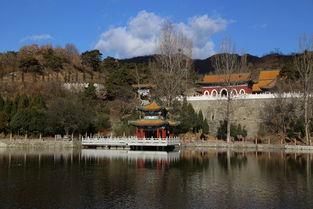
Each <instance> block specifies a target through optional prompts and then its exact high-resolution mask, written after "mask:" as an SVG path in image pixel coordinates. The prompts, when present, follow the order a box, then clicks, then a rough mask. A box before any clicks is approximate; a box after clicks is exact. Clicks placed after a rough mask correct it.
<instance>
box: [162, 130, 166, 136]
mask: <svg viewBox="0 0 313 209" xmlns="http://www.w3.org/2000/svg"><path fill="white" fill-rule="evenodd" d="M162 138H166V130H165V129H162Z"/></svg>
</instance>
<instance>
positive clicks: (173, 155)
mask: <svg viewBox="0 0 313 209" xmlns="http://www.w3.org/2000/svg"><path fill="white" fill-rule="evenodd" d="M81 157H82V159H83V160H87V161H90V160H96V161H97V162H99V161H103V160H105V161H107V160H109V161H112V160H127V161H128V162H129V163H135V165H136V168H156V169H164V168H169V167H171V166H172V165H173V163H175V162H177V161H179V159H180V152H179V151H172V152H165V151H133V150H96V149H82V151H81Z"/></svg>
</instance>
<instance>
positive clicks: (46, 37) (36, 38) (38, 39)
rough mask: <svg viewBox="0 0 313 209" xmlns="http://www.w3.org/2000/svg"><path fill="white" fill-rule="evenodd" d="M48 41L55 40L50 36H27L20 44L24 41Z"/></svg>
mask: <svg viewBox="0 0 313 209" xmlns="http://www.w3.org/2000/svg"><path fill="white" fill-rule="evenodd" d="M47 39H54V38H53V36H51V35H49V34H41V35H34V36H27V37H24V38H22V39H21V40H20V42H24V41H40V40H47Z"/></svg>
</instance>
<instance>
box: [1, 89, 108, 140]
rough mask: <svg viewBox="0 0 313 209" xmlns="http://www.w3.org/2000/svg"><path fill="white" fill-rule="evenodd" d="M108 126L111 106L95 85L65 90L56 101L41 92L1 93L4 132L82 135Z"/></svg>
mask: <svg viewBox="0 0 313 209" xmlns="http://www.w3.org/2000/svg"><path fill="white" fill-rule="evenodd" d="M108 128H110V122H109V112H108V109H107V107H106V105H105V104H104V103H103V102H102V101H101V100H99V99H98V98H97V96H96V92H95V87H94V86H93V85H89V87H88V88H86V89H85V90H84V91H83V92H81V93H79V94H77V95H74V94H66V93H63V94H61V95H58V96H57V97H54V98H53V100H52V101H51V100H50V101H49V100H48V99H46V98H45V97H44V96H42V95H41V94H38V95H35V96H27V95H26V94H21V95H19V94H18V95H16V96H15V97H14V98H4V97H2V96H0V132H1V133H3V134H4V135H8V134H16V135H25V134H27V135H29V136H34V137H38V136H39V135H42V136H54V135H55V134H62V135H68V134H74V135H78V134H85V133H86V132H87V133H96V132H98V131H104V130H105V129H108Z"/></svg>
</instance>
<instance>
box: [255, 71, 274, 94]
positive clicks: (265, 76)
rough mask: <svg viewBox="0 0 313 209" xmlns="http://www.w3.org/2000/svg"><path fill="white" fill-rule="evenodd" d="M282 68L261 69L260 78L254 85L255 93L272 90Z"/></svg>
mask: <svg viewBox="0 0 313 209" xmlns="http://www.w3.org/2000/svg"><path fill="white" fill-rule="evenodd" d="M279 73H280V70H279V69H276V70H260V74H259V78H258V79H257V80H256V82H255V84H253V86H252V92H253V93H266V92H270V91H271V90H272V89H273V88H274V87H275V85H276V82H277V79H278V76H279Z"/></svg>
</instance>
